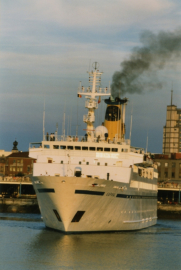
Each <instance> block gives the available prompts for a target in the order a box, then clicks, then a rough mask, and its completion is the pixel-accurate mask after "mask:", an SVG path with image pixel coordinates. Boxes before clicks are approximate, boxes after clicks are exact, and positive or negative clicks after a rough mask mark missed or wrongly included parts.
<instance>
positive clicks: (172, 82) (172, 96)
mask: <svg viewBox="0 0 181 270" xmlns="http://www.w3.org/2000/svg"><path fill="white" fill-rule="evenodd" d="M172 100H173V82H172V90H171V106H172Z"/></svg>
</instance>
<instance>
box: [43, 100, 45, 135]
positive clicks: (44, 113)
mask: <svg viewBox="0 0 181 270" xmlns="http://www.w3.org/2000/svg"><path fill="white" fill-rule="evenodd" d="M44 136H45V98H44V110H43V140H44Z"/></svg>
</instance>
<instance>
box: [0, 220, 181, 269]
mask: <svg viewBox="0 0 181 270" xmlns="http://www.w3.org/2000/svg"><path fill="white" fill-rule="evenodd" d="M26 218H28V217H26ZM33 218H35V219H36V217H33ZM0 234H1V242H0V269H3V270H6V269H7V270H9V269H13V270H16V269H17V270H21V269H22V270H24V269H28V270H31V269H35V270H36V269H38V270H41V269H43V270H46V269H68V270H69V269H80V270H82V269H86V270H87V269H88V270H89V269H98V270H99V269H101V270H102V269H106V270H107V269H163V268H164V269H169V268H171V269H172V268H175V269H179V268H180V264H181V258H180V254H181V241H180V240H181V221H167V220H164V221H159V222H158V224H157V225H156V226H153V227H150V228H147V229H144V230H140V231H134V232H119V233H93V234H76V235H64V234H62V233H60V232H56V231H51V230H47V229H46V228H45V226H44V223H42V222H31V221H30V220H29V221H28V222H27V221H15V220H1V223H0ZM173 258H174V259H173ZM12 266H13V268H12Z"/></svg>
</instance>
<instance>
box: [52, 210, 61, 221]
mask: <svg viewBox="0 0 181 270" xmlns="http://www.w3.org/2000/svg"><path fill="white" fill-rule="evenodd" d="M53 212H54V213H55V216H56V218H57V219H58V221H60V222H61V221H62V220H61V218H60V216H59V213H58V212H57V210H55V209H53Z"/></svg>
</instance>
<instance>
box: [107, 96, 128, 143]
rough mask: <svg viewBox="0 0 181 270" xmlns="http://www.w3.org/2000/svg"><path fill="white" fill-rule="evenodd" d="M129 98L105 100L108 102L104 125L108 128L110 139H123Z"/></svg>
mask: <svg viewBox="0 0 181 270" xmlns="http://www.w3.org/2000/svg"><path fill="white" fill-rule="evenodd" d="M127 100H128V99H127V98H124V99H120V98H119V97H117V98H115V99H114V100H113V99H111V98H109V99H106V100H105V103H106V104H107V109H106V115H105V121H104V126H105V127H106V128H107V130H108V139H110V140H114V139H115V140H116V141H122V140H124V136H125V107H126V102H127Z"/></svg>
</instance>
